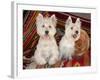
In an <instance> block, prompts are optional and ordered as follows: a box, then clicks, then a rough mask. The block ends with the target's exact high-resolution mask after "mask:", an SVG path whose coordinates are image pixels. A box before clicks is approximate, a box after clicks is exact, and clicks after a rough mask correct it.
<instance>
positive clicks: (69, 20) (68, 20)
mask: <svg viewBox="0 0 100 80" xmlns="http://www.w3.org/2000/svg"><path fill="white" fill-rule="evenodd" d="M71 23H72V18H71V16H69V17H68V19H67V20H66V25H70V24H71Z"/></svg>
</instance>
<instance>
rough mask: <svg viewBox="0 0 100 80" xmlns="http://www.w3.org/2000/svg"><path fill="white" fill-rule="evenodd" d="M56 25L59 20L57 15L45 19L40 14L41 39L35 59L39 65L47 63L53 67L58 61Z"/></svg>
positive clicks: (39, 32)
mask: <svg viewBox="0 0 100 80" xmlns="http://www.w3.org/2000/svg"><path fill="white" fill-rule="evenodd" d="M56 23H57V19H56V17H55V15H52V16H51V17H43V15H42V14H40V13H39V14H38V16H37V18H36V26H37V33H38V35H39V36H40V39H39V41H38V44H37V47H36V51H35V54H34V57H33V58H34V60H35V62H36V63H37V64H38V65H44V64H46V63H48V64H49V65H53V64H55V63H56V61H57V60H58V57H59V52H58V46H57V44H56V40H55V38H54V35H55V33H56ZM46 31H47V34H46Z"/></svg>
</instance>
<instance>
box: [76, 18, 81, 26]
mask: <svg viewBox="0 0 100 80" xmlns="http://www.w3.org/2000/svg"><path fill="white" fill-rule="evenodd" d="M75 24H76V25H77V26H78V27H80V26H81V21H80V18H77V20H76V22H75Z"/></svg>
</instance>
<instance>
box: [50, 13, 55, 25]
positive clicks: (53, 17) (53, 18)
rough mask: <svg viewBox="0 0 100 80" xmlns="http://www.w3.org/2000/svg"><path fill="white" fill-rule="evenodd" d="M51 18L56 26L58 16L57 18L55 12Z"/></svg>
mask: <svg viewBox="0 0 100 80" xmlns="http://www.w3.org/2000/svg"><path fill="white" fill-rule="evenodd" d="M50 19H51V21H52V23H53V25H54V26H56V24H57V18H56V16H55V14H53V15H52V16H51V17H50Z"/></svg>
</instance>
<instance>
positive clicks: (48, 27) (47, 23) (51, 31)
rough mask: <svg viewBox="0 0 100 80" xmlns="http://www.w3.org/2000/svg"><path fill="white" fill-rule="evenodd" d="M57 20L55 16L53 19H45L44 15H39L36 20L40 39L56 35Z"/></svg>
mask: <svg viewBox="0 0 100 80" xmlns="http://www.w3.org/2000/svg"><path fill="white" fill-rule="evenodd" d="M56 23H57V19H56V17H55V15H52V16H51V17H43V15H42V14H40V13H39V14H38V16H37V18H36V26H37V33H38V35H39V36H40V37H44V38H50V37H53V36H54V35H55V33H56V28H55V27H56Z"/></svg>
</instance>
